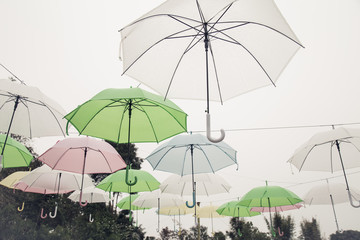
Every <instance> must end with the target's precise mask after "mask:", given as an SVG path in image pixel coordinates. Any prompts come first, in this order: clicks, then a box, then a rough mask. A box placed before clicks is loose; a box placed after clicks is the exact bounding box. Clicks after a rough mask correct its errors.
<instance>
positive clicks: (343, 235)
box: [330, 230, 360, 240]
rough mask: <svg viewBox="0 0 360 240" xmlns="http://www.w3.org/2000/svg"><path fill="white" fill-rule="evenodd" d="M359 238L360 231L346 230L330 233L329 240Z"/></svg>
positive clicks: (355, 239) (352, 239)
mask: <svg viewBox="0 0 360 240" xmlns="http://www.w3.org/2000/svg"><path fill="white" fill-rule="evenodd" d="M358 239H360V232H359V231H354V230H346V231H342V232H338V231H337V232H336V233H333V234H331V235H330V240H358Z"/></svg>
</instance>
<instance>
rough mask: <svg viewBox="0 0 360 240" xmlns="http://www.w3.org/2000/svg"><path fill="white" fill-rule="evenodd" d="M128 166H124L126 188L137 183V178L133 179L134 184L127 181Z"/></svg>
mask: <svg viewBox="0 0 360 240" xmlns="http://www.w3.org/2000/svg"><path fill="white" fill-rule="evenodd" d="M129 168H130V167H129V165H127V166H126V174H125V183H126V184H127V185H128V186H134V185H135V184H136V183H137V177H136V176H135V177H134V182H131V181H129Z"/></svg>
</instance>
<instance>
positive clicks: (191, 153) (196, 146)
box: [145, 134, 237, 212]
mask: <svg viewBox="0 0 360 240" xmlns="http://www.w3.org/2000/svg"><path fill="white" fill-rule="evenodd" d="M145 159H146V160H148V161H149V163H150V164H151V166H152V167H153V169H154V170H161V171H165V172H171V173H175V174H178V175H181V176H183V175H189V174H191V188H192V195H193V203H192V205H189V204H188V202H186V205H187V206H188V207H195V206H196V181H195V174H199V173H215V172H216V171H218V170H220V169H222V168H225V167H227V166H230V165H232V164H236V163H237V160H236V150H234V149H233V148H231V147H230V146H229V145H228V144H226V143H225V142H219V143H213V142H210V141H209V140H208V139H207V138H206V137H205V136H203V135H201V134H188V135H178V136H175V137H173V138H172V139H171V140H169V141H168V142H167V143H164V144H162V145H160V146H159V147H158V148H156V149H155V150H154V151H153V152H152V153H150V155H149V156H147V157H146V158H145ZM195 212H196V210H195Z"/></svg>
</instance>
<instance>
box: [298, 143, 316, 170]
mask: <svg viewBox="0 0 360 240" xmlns="http://www.w3.org/2000/svg"><path fill="white" fill-rule="evenodd" d="M316 146H317V145H316V144H315V145H314V146H312V147H311V149H310V150H309V151H308V152H307V154H306V156H305V158H304V160H303V161H302V163H301V166H300V168H299V171H301V169H302V168H303V166H304V164H305V161H306V159H307V157H308V156H309V154H310V153H311V151H312V150H313V149H314V148H315V147H316Z"/></svg>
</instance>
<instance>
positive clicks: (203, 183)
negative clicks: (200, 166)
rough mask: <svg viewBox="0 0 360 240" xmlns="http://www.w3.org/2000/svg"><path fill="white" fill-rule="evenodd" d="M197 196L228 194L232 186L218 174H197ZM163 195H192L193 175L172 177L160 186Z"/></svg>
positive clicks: (195, 179)
mask: <svg viewBox="0 0 360 240" xmlns="http://www.w3.org/2000/svg"><path fill="white" fill-rule="evenodd" d="M194 181H195V182H196V194H197V195H205V196H211V195H215V194H221V193H228V192H229V191H230V188H231V185H230V184H229V183H228V182H226V181H225V179H224V178H222V177H221V176H220V175H218V174H213V173H202V174H195V175H194ZM160 190H161V191H162V192H163V193H171V194H178V195H180V196H184V195H191V194H192V191H193V190H192V179H191V175H186V176H182V177H181V176H179V175H171V176H170V177H168V178H167V179H165V180H164V181H163V182H162V183H161V184H160Z"/></svg>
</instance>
